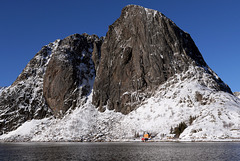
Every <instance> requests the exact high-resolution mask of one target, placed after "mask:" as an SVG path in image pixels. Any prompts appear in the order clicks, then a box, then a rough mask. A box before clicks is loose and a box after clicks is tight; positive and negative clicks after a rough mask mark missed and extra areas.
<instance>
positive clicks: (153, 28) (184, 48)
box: [93, 5, 232, 114]
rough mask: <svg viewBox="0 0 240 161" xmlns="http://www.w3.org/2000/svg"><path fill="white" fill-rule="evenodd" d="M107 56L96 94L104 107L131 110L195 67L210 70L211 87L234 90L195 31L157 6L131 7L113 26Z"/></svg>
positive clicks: (103, 57)
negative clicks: (201, 46)
mask: <svg viewBox="0 0 240 161" xmlns="http://www.w3.org/2000/svg"><path fill="white" fill-rule="evenodd" d="M101 54H102V55H101V62H100V64H99V69H98V70H97V75H96V78H97V79H96V80H95V82H94V93H93V104H94V105H96V106H97V107H99V108H100V110H101V111H104V109H103V107H104V106H106V105H107V107H108V108H109V109H110V110H113V109H114V110H115V111H117V112H122V113H123V114H128V113H129V112H131V111H133V110H134V109H135V108H136V107H137V106H138V105H139V104H140V103H141V102H142V101H143V100H144V99H146V98H149V97H150V96H151V95H152V93H153V92H154V91H156V89H157V88H158V87H159V85H161V84H163V83H165V82H166V81H167V80H168V79H169V78H170V77H173V76H174V75H176V74H180V73H184V72H186V71H188V70H189V68H190V67H201V68H203V69H204V70H205V71H204V72H207V73H209V76H210V77H211V80H212V82H211V83H208V84H206V85H207V86H211V87H212V88H214V89H216V90H221V91H226V92H229V93H232V92H231V90H230V88H229V87H228V86H227V85H226V84H224V83H223V82H222V80H221V79H220V78H219V77H218V76H216V74H215V73H214V72H213V71H212V70H211V69H210V68H209V67H208V66H207V64H206V62H205V61H204V59H203V57H202V55H201V54H200V52H199V50H198V48H197V47H196V45H195V43H194V42H193V40H192V39H191V37H190V35H189V34H188V33H186V32H184V31H182V30H181V29H180V28H178V27H177V26H176V24H174V23H173V22H172V21H171V20H170V19H168V18H167V17H165V16H164V15H163V14H162V13H160V12H157V11H155V10H151V9H145V8H143V7H140V6H134V5H130V6H127V7H125V8H124V9H123V10H122V14H121V16H120V18H119V19H118V20H117V21H115V22H114V23H113V24H112V25H111V26H110V27H109V31H108V33H107V36H106V38H105V41H104V43H103V45H102V49H101ZM103 75H104V76H103ZM133 102H134V103H133Z"/></svg>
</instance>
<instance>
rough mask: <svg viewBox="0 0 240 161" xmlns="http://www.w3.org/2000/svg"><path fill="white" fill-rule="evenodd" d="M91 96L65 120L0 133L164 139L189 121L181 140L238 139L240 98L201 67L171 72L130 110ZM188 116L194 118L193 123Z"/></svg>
mask: <svg viewBox="0 0 240 161" xmlns="http://www.w3.org/2000/svg"><path fill="white" fill-rule="evenodd" d="M196 68H198V69H196ZM195 71H198V73H195ZM190 73H195V75H194V77H188V76H189V74H190ZM199 78H201V79H199ZM91 96H92V94H91V95H90V96H89V99H88V101H87V102H86V104H84V105H83V106H82V107H81V108H77V109H76V110H74V111H72V113H71V114H68V115H66V116H65V117H64V118H63V119H61V120H59V119H44V120H41V121H40V120H39V121H36V120H32V121H30V122H26V123H25V124H23V125H22V126H21V127H20V128H18V129H17V130H15V131H13V132H10V133H9V134H6V135H2V136H0V139H1V140H5V141H13V140H14V141H16V140H17V141H124V140H135V139H139V138H136V137H135V136H136V134H140V135H141V134H142V133H143V132H144V131H147V132H149V133H151V134H152V135H154V136H155V138H154V140H162V141H166V140H174V139H172V136H173V135H172V134H170V129H171V127H176V126H177V125H178V124H179V123H181V122H185V123H186V124H187V126H188V127H187V128H186V129H185V130H184V131H183V133H182V134H181V135H180V137H179V140H181V141H222V140H229V141H231V140H233V141H236V140H238V141H240V100H239V99H238V98H236V97H235V96H233V95H231V94H229V93H225V92H222V91H217V90H215V89H214V88H211V81H209V74H208V73H207V72H206V71H205V70H204V69H203V68H201V67H192V68H190V69H189V70H188V71H187V72H186V73H182V74H178V75H175V76H173V77H172V78H170V79H169V80H168V82H167V83H165V84H163V85H161V86H160V87H159V89H158V90H157V91H156V92H155V93H154V94H153V95H152V97H151V98H149V99H147V100H145V101H144V102H143V103H142V104H141V105H140V106H139V107H138V108H137V109H136V110H134V111H132V112H131V113H129V114H128V115H123V114H121V113H119V112H114V111H109V110H106V111H105V112H103V113H101V112H99V111H98V110H97V109H96V108H95V107H94V106H93V105H92V104H91ZM190 117H196V119H195V120H194V121H193V122H191V123H190V122H189V118H190ZM26 128H27V129H29V130H28V131H27V132H26V131H25V130H26Z"/></svg>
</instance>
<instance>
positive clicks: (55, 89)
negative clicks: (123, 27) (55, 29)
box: [43, 34, 102, 116]
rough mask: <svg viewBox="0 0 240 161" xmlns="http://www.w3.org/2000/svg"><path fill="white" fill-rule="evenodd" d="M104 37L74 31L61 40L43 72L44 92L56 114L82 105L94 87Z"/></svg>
mask: <svg viewBox="0 0 240 161" xmlns="http://www.w3.org/2000/svg"><path fill="white" fill-rule="evenodd" d="M101 43H102V40H100V39H99V38H98V37H97V36H96V35H92V36H89V35H87V34H84V35H79V34H74V35H72V36H69V37H67V38H65V39H63V40H62V41H60V42H59V46H58V47H57V48H56V50H55V52H54V54H53V55H52V58H51V60H50V61H49V63H48V66H47V70H46V73H45V75H44V85H43V95H44V97H45V99H46V101H47V104H48V105H49V107H50V108H51V109H52V110H53V113H54V115H55V116H57V115H60V116H61V115H63V114H65V112H66V111H67V110H68V109H69V108H72V109H73V108H75V107H78V106H81V105H82V104H83V103H84V102H85V101H86V100H85V99H84V98H85V97H86V96H87V95H88V94H89V92H90V91H91V90H92V84H93V81H94V79H95V66H94V62H93V60H92V52H93V51H94V56H93V57H94V60H95V63H96V64H98V61H99V60H98V59H99V57H100V51H99V46H100V45H101Z"/></svg>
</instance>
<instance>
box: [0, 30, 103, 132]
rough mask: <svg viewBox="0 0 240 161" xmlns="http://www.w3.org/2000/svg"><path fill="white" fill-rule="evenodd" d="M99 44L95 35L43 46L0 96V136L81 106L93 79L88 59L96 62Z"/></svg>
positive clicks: (81, 36) (58, 41) (90, 63)
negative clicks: (24, 125) (32, 122)
mask: <svg viewBox="0 0 240 161" xmlns="http://www.w3.org/2000/svg"><path fill="white" fill-rule="evenodd" d="M101 42H102V40H101V39H99V38H98V37H97V36H96V35H92V36H90V35H87V34H83V35H79V34H74V35H71V36H69V37H67V38H65V39H63V40H56V41H55V42H53V43H50V44H48V45H46V46H44V47H43V48H42V49H41V50H40V51H39V52H38V53H37V54H36V55H35V56H34V58H33V59H32V60H31V61H30V62H29V63H28V64H27V66H26V67H25V69H24V70H23V71H22V73H21V74H20V75H19V76H18V78H17V79H16V81H15V82H14V83H13V84H12V85H11V86H10V87H8V88H6V89H4V90H3V91H2V93H1V95H0V109H1V110H0V120H1V121H0V131H1V133H6V132H9V131H12V130H14V129H16V128H17V127H19V126H20V125H21V124H22V123H24V122H25V121H27V120H32V119H42V118H45V117H50V116H54V117H62V116H63V115H64V114H65V113H66V111H70V110H71V109H74V108H75V107H78V106H81V104H83V103H84V101H85V99H86V96H87V95H88V94H89V92H90V91H91V86H92V85H91V84H93V81H94V78H95V66H94V63H93V60H92V59H91V56H92V53H93V55H96V56H95V57H96V58H95V61H97V59H98V57H97V56H98V55H99V52H100V51H99V49H98V48H99V46H100V45H101ZM94 53H96V54H94Z"/></svg>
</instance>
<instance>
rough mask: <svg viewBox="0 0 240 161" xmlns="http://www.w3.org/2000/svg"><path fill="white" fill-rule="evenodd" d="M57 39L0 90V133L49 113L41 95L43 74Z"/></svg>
mask: <svg viewBox="0 0 240 161" xmlns="http://www.w3.org/2000/svg"><path fill="white" fill-rule="evenodd" d="M58 45H59V40H56V41H55V42H53V43H49V44H48V45H46V46H44V47H43V48H42V49H41V50H40V51H39V52H38V53H37V54H36V55H35V56H34V58H33V59H32V60H31V61H30V62H29V63H28V64H27V66H26V67H25V69H24V70H23V71H22V73H21V74H20V75H19V76H18V78H17V79H16V81H15V82H14V83H13V84H12V85H11V86H9V87H6V88H4V90H3V91H2V92H1V93H0V134H1V133H5V132H8V131H11V130H14V129H16V128H17V127H19V126H20V125H21V124H22V123H24V122H25V121H27V120H29V119H41V118H43V117H45V116H48V115H50V113H51V112H50V110H49V108H48V106H47V105H46V103H45V99H44V98H43V92H42V88H43V75H44V73H45V70H46V68H47V64H48V62H49V60H50V58H51V55H52V53H53V52H54V51H55V49H56V48H57V46H58Z"/></svg>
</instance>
